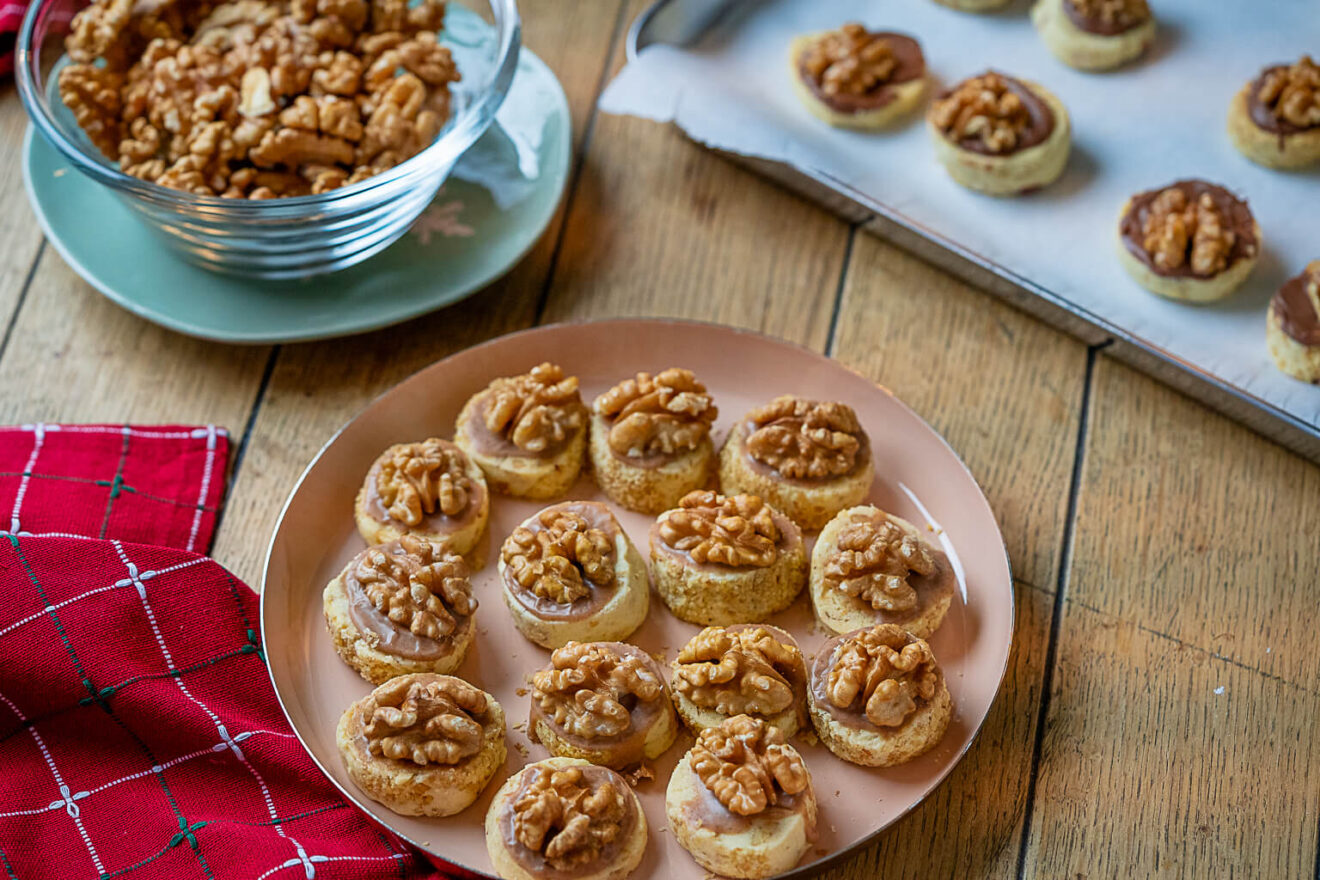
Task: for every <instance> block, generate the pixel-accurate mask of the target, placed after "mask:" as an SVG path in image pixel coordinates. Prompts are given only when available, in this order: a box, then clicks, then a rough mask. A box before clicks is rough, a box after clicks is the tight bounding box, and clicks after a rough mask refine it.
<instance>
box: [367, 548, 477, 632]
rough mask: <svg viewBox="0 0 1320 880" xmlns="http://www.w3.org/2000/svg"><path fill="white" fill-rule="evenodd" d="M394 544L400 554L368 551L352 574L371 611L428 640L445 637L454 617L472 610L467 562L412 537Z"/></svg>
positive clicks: (474, 604)
mask: <svg viewBox="0 0 1320 880" xmlns="http://www.w3.org/2000/svg"><path fill="white" fill-rule="evenodd" d="M399 546H400V547H401V548H402V549H403V550H404V551H405V552H404V553H403V554H395V553H387V552H386V551H385V550H383V549H381V548H379V547H372V548H371V549H369V550H368V551H367V552H366V553H365V554H363V555H362V557H361V560H360V561H359V562H358V564H357V567H356V568H355V569H354V571H353V577H354V578H355V579H356V580H357V582H358V584H359V585H361V587H362V592H363V593H364V594H365V595H366V597H367V599H368V600H369V601H370V602H371V604H372V605H373V606H374V607H375V609H376V610H377V611H379V612H380V613H381V614H383V615H385V616H386V617H388V618H389V619H390V620H391V621H393V622H394V623H395V624H397V625H399V626H402V627H405V628H407V629H408V630H409V631H410V632H412V633H413V634H414V635H417V636H422V637H424V638H428V639H440V638H443V637H445V636H447V635H450V634H451V633H453V632H454V631H455V630H456V629H457V628H458V626H459V620H458V618H460V617H463V618H466V617H471V616H472V614H473V612H475V611H476V610H477V600H476V599H474V598H473V597H472V581H471V579H470V578H471V572H470V570H469V569H468V566H467V563H466V562H464V561H463V557H461V556H455V555H454V554H452V553H445V552H444V551H443V550H441V549H439V548H438V547H436V545H434V544H432V543H431V542H430V541H426V540H423V539H421V538H417V537H414V536H412V535H404V536H403V537H402V538H400V539H399Z"/></svg>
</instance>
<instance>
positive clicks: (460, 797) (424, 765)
mask: <svg viewBox="0 0 1320 880" xmlns="http://www.w3.org/2000/svg"><path fill="white" fill-rule="evenodd" d="M335 741H336V743H337V744H338V746H339V754H340V757H341V758H343V761H344V768H345V769H346V770H347V771H348V776H349V778H350V779H352V780H353V782H354V783H355V784H356V785H357V786H358V788H360V789H362V790H363V791H364V792H366V793H367V795H368V796H369V797H370V798H371V799H372V800H375V801H379V802H380V803H382V804H384V805H385V806H387V807H389V808H390V809H391V810H393V811H394V812H396V813H399V814H401V815H404V816H452V815H453V814H455V813H458V812H462V811H463V810H464V809H466V808H467V807H468V806H469V805H471V803H472V802H473V801H475V800H476V799H477V796H478V795H480V794H481V790H482V789H484V788H485V787H486V783H488V782H490V778H491V777H492V776H494V775H495V771H496V770H498V769H499V768H500V767H501V766H503V764H504V758H505V748H504V710H503V709H501V708H500V704H499V703H497V702H496V701H495V698H494V697H492V696H491V695H490V694H488V693H486V692H485V691H483V690H481V689H480V688H476V687H473V686H472V685H470V684H468V683H467V682H466V681H463V680H462V679H461V678H454V677H452V676H449V675H431V674H429V673H421V674H415V675H401V676H399V677H397V678H392V679H390V680H389V681H387V682H385V683H384V684H382V685H380V686H379V687H377V688H376V689H375V690H374V691H372V692H371V693H370V694H368V695H367V696H365V697H363V698H362V699H361V700H358V701H357V702H356V703H353V704H352V705H350V706H349V707H348V709H347V710H346V711H345V712H344V714H343V716H342V717H341V718H340V719H339V726H338V728H337V729H336V731H335Z"/></svg>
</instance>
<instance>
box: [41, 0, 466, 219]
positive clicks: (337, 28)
mask: <svg viewBox="0 0 1320 880" xmlns="http://www.w3.org/2000/svg"><path fill="white" fill-rule="evenodd" d="M444 17H445V5H444V3H442V2H438V0H423V2H421V3H419V4H416V5H414V6H413V7H412V8H409V4H408V3H407V2H406V0H234V2H223V3H218V4H215V3H186V2H182V0H163V2H154V3H137V4H135V3H133V2H131V0H95V2H93V3H92V4H91V5H90V6H87V7H86V8H84V9H83V10H82V11H80V12H79V13H78V14H77V15H76V16H75V17H74V19H73V22H72V24H71V28H70V33H69V36H68V37H67V39H66V46H67V48H68V52H69V57H70V59H71V61H72V63H70V64H69V65H68V66H66V67H65V68H64V69H63V70H61V72H60V75H59V91H60V98H61V99H62V100H63V102H64V104H65V105H66V106H67V107H68V108H69V110H70V111H71V112H72V113H73V115H74V118H75V119H76V120H77V122H78V124H79V126H80V127H81V128H82V129H83V131H84V132H86V134H87V136H88V137H89V138H90V139H91V141H92V142H93V143H94V144H95V145H96V146H97V147H98V148H99V149H100V150H101V152H102V153H104V154H105V155H106V157H107V158H109V159H110V160H111V161H114V162H117V163H118V164H119V167H120V169H121V170H122V171H123V172H124V173H125V174H129V175H132V176H133V177H137V178H139V179H141V180H146V181H150V182H154V183H157V184H159V185H161V186H165V187H170V188H172V189H178V190H184V191H186V192H190V193H194V194H197V195H202V196H221V197H225V198H241V199H269V198H276V197H283V196H305V195H311V194H319V193H325V192H329V191H331V190H335V189H338V188H339V187H341V186H346V185H349V184H354V183H357V182H359V181H362V180H366V179H367V178H369V177H372V176H373V175H376V174H380V173H381V172H383V171H385V170H387V169H390V168H393V167H394V166H396V165H398V164H399V163H401V162H403V161H405V160H407V159H408V158H410V157H412V156H413V155H415V154H417V153H419V152H421V151H422V150H423V149H425V148H426V147H428V146H430V145H431V143H432V142H433V141H434V140H435V139H436V137H437V136H438V135H439V134H440V131H441V129H442V128H443V126H444V124H445V122H446V120H447V119H448V118H449V115H450V86H451V85H452V84H453V83H454V82H457V81H458V80H459V78H460V77H459V74H458V70H457V68H456V67H455V65H454V61H453V58H452V57H451V56H450V53H449V50H448V49H447V48H445V47H443V46H441V45H440V44H439V43H438V42H437V38H436V34H437V33H438V32H439V31H441V30H442V29H443V28H444Z"/></svg>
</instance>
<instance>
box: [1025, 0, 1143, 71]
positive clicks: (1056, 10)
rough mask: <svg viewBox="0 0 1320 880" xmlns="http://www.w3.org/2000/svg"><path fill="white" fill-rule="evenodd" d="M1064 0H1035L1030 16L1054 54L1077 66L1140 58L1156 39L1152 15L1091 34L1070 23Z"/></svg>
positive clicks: (1092, 66)
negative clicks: (1131, 25) (1127, 26)
mask: <svg viewBox="0 0 1320 880" xmlns="http://www.w3.org/2000/svg"><path fill="white" fill-rule="evenodd" d="M1063 4H1064V0H1037V3H1036V5H1035V6H1033V7H1032V8H1031V20H1032V22H1033V23H1034V24H1035V25H1036V31H1037V32H1038V33H1039V34H1040V38H1041V41H1042V42H1044V43H1045V46H1046V47H1047V48H1048V49H1049V50H1050V51H1051V52H1053V53H1054V55H1055V57H1056V58H1058V59H1059V60H1060V61H1062V62H1063V63H1064V64H1066V65H1068V66H1069V67H1075V68H1077V69H1078V70H1112V69H1113V68H1115V67H1121V66H1122V65H1124V64H1127V63H1128V62H1129V61H1134V60H1136V59H1137V58H1140V57H1141V55H1142V54H1143V53H1144V52H1145V51H1146V50H1147V49H1148V48H1149V47H1150V45H1151V44H1152V43H1154V42H1155V19H1154V18H1151V19H1150V20H1149V21H1146V22H1145V23H1143V24H1140V25H1138V26H1136V27H1134V28H1132V29H1131V30H1127V31H1124V32H1123V33H1121V34H1093V33H1091V32H1090V31H1085V30H1082V29H1081V28H1079V27H1078V26H1077V25H1075V24H1074V23H1073V20H1072V19H1071V18H1069V17H1068V13H1067V11H1066V10H1065V9H1064V8H1063Z"/></svg>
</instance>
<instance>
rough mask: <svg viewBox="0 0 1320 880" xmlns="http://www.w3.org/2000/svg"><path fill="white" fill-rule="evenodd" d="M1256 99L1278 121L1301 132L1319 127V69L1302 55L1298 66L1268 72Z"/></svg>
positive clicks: (1257, 91) (1307, 57) (1257, 89)
mask: <svg viewBox="0 0 1320 880" xmlns="http://www.w3.org/2000/svg"><path fill="white" fill-rule="evenodd" d="M1256 98H1257V99H1258V100H1259V101H1260V102H1261V104H1263V105H1265V107H1267V108H1269V110H1270V112H1272V113H1273V114H1274V115H1275V116H1276V117H1278V118H1279V119H1282V120H1283V121H1284V122H1287V123H1288V124H1290V125H1295V126H1297V127H1298V128H1314V127H1316V126H1320V65H1317V64H1316V63H1315V62H1314V61H1312V60H1311V56H1310V55H1303V56H1302V58H1301V60H1300V61H1298V62H1297V63H1296V64H1293V65H1291V66H1288V67H1275V68H1273V69H1272V70H1269V71H1266V73H1265V75H1264V76H1262V77H1261V79H1260V84H1259V85H1258V86H1257V87H1256Z"/></svg>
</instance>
